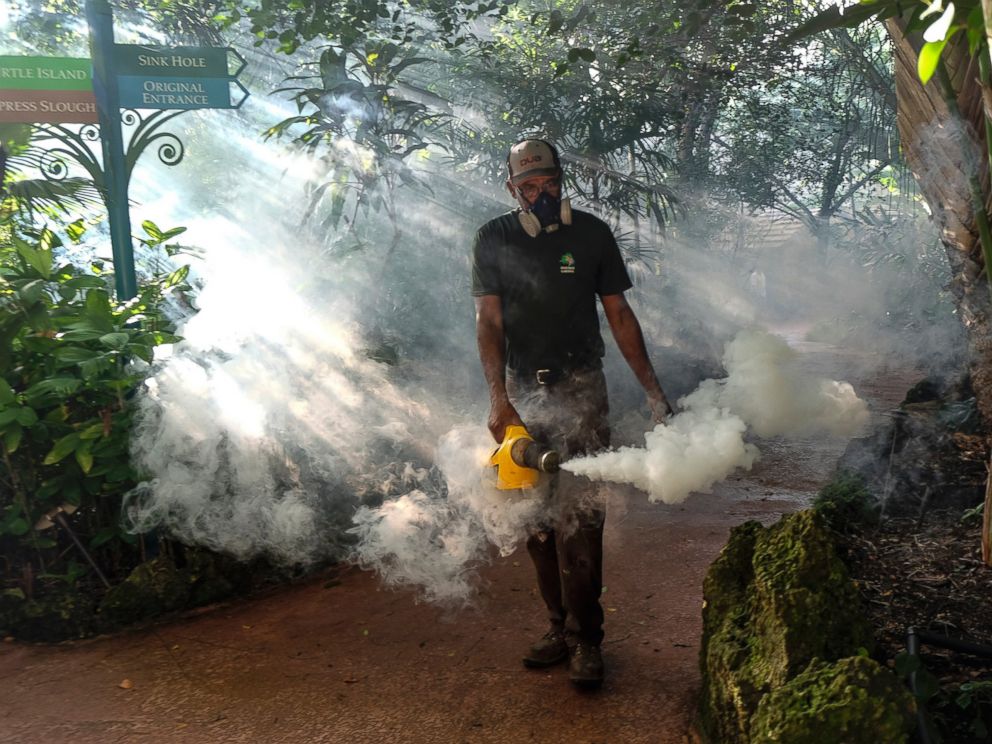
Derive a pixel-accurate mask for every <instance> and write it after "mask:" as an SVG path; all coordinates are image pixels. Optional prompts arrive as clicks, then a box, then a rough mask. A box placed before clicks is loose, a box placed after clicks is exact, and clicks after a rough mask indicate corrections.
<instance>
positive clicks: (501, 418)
mask: <svg viewBox="0 0 992 744" xmlns="http://www.w3.org/2000/svg"><path fill="white" fill-rule="evenodd" d="M514 425H516V426H523V425H524V422H523V420H522V419H521V418H520V414H519V413H517V409H516V408H514V407H513V404H512V403H510V401H508V400H504V401H496V402H494V403H493V405H492V407H491V408H490V409H489V433H490V434H492V435H493V439H495V440H496V443H497V444H500V443H502V441H503V437H504V436H505V434H506V427H508V426H514Z"/></svg>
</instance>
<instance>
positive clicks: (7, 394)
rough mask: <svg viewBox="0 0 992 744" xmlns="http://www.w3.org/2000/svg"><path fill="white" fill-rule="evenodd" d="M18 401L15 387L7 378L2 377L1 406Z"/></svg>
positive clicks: (0, 378) (0, 388) (0, 383)
mask: <svg viewBox="0 0 992 744" xmlns="http://www.w3.org/2000/svg"><path fill="white" fill-rule="evenodd" d="M16 402H17V396H16V395H14V389H13V388H12V387H11V386H10V384H9V383H8V382H7V381H6V380H5V379H3V378H2V377H0V406H9V405H11V404H12V403H16Z"/></svg>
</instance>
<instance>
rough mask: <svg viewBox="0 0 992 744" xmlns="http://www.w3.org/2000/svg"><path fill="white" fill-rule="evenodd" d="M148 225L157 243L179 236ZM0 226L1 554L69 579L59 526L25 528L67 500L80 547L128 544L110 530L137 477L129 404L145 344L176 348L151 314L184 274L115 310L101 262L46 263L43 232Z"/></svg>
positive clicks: (46, 233)
mask: <svg viewBox="0 0 992 744" xmlns="http://www.w3.org/2000/svg"><path fill="white" fill-rule="evenodd" d="M149 227H151V228H152V232H156V234H157V235H158V239H164V238H165V236H167V235H174V234H178V233H177V231H160V230H158V228H155V227H154V226H153V225H149ZM0 230H2V232H0V238H2V240H0V375H2V376H0V447H2V456H3V466H2V469H0V472H2V476H0V556H2V557H3V558H4V559H5V560H6V562H7V564H8V568H10V569H11V574H10V575H15V572H14V571H13V569H14V567H15V566H16V567H20V568H21V569H24V567H25V566H26V565H28V564H34V563H36V562H40V563H39V565H38V566H37V567H36V568H35V569H32V571H36V569H37V568H42V569H43V570H45V569H46V568H47V572H48V574H49V575H50V577H53V578H54V577H59V578H60V579H61V580H63V581H66V582H68V583H73V582H74V581H75V580H76V579H77V578H78V575H79V570H80V569H79V567H78V566H76V567H73V565H72V564H71V563H70V564H65V563H60V561H62V560H64V556H61V554H59V553H57V552H55V551H54V549H55V548H56V547H57V546H58V544H59V535H58V532H57V530H56V531H52V532H47V531H46V532H42V531H38V530H36V529H34V528H33V525H35V524H36V522H37V521H38V520H39V518H41V517H42V516H43V515H45V514H46V513H47V512H48V511H49V510H51V509H52V508H53V507H57V506H59V505H62V504H64V503H68V504H71V505H73V506H75V507H78V510H77V512H76V514H75V515H74V517H73V521H74V523H75V524H76V525H77V529H79V530H80V531H81V532H82V535H83V537H84V538H85V539H86V540H87V541H88V542H89V544H90V547H92V548H100V549H101V550H103V551H104V553H105V554H106V555H108V556H112V555H113V551H114V550H120V549H122V548H123V547H124V545H125V544H129V543H133V542H134V539H135V538H134V537H133V536H131V535H127V534H125V533H123V532H122V531H121V529H120V528H119V526H118V521H119V514H120V498H121V496H122V494H123V493H124V492H125V491H127V490H128V489H130V488H131V487H133V485H134V484H135V481H136V479H137V473H135V472H134V470H133V469H132V467H131V464H130V459H129V452H128V442H129V436H130V429H131V421H132V416H133V413H134V411H133V404H132V403H131V397H132V395H133V393H134V391H135V389H136V388H137V386H138V385H139V384H140V383H141V381H142V380H143V379H144V377H145V375H146V370H147V363H148V362H151V360H152V354H153V350H154V348H155V347H156V346H157V345H159V344H167V343H174V342H175V341H177V340H178V337H177V336H175V335H174V333H173V330H174V329H173V327H172V325H171V323H170V322H169V321H168V320H167V319H166V318H165V317H164V316H163V315H162V313H161V309H160V308H161V305H162V302H163V300H164V298H165V297H166V295H168V294H170V293H173V292H176V291H179V290H181V289H182V288H183V287H184V284H183V281H182V279H183V277H184V274H182V272H181V271H180V272H175V273H172V274H169V275H165V276H161V277H159V278H156V279H154V280H152V281H148V282H145V283H144V284H143V285H142V286H141V287H140V288H139V292H138V295H137V296H136V297H135V298H133V299H132V300H129V301H128V302H126V303H123V304H118V303H116V302H114V301H113V300H112V298H111V292H110V289H109V287H111V286H112V282H113V280H112V276H110V275H108V274H104V273H103V266H102V265H101V264H99V263H97V264H94V265H93V266H92V267H91V268H92V272H86V271H82V270H80V269H79V268H77V267H75V266H73V265H72V264H70V263H62V262H60V261H57V260H56V256H57V254H58V252H59V249H60V248H61V246H62V242H61V239H60V238H59V237H58V236H57V235H56V234H55V233H54V232H53V231H52V230H50V229H48V228H41V229H37V228H25V227H20V226H17V225H15V224H12V223H7V224H6V225H5V226H3V227H2V228H0ZM151 240H152V241H154V240H155V239H154V238H152V239H151ZM63 539H64V538H63ZM107 551H110V552H109V553H108V552H107ZM77 557H78V556H77ZM29 575H30V574H29Z"/></svg>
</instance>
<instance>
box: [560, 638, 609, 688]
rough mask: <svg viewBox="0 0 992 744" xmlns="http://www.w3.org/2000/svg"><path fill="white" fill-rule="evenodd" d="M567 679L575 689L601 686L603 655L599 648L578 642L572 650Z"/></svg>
mask: <svg viewBox="0 0 992 744" xmlns="http://www.w3.org/2000/svg"><path fill="white" fill-rule="evenodd" d="M568 678H569V679H570V680H572V684H573V685H575V686H576V687H585V688H594V687H599V686H600V685H601V684H603V655H602V654H601V653H600V652H599V646H593V645H592V644H591V643H584V642H583V641H579V642H578V643H577V644H576V645H575V648H573V649H572V660H571V662H570V663H569V665H568Z"/></svg>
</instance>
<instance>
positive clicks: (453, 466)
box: [351, 426, 543, 604]
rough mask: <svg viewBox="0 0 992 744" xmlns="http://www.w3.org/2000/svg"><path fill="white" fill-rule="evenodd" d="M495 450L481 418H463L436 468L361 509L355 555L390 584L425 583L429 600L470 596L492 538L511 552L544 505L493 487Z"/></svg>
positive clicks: (451, 601) (441, 447)
mask: <svg viewBox="0 0 992 744" xmlns="http://www.w3.org/2000/svg"><path fill="white" fill-rule="evenodd" d="M492 450H493V442H492V438H491V437H490V436H489V432H488V431H487V430H486V429H485V428H484V427H481V426H459V427H456V428H455V429H453V430H451V431H450V432H448V433H447V434H446V435H444V436H443V437H442V439H441V441H440V443H439V445H438V448H437V468H436V469H435V470H434V471H432V472H430V473H428V472H427V471H424V472H421V473H420V474H419V480H420V487H419V488H417V489H415V490H413V491H410V492H409V493H406V494H404V495H402V496H400V497H399V498H397V499H395V500H393V501H389V502H387V503H384V504H383V505H382V506H380V507H379V508H374V509H373V508H369V507H362V508H360V509H359V510H358V511H357V512H356V514H355V516H354V522H355V527H354V528H353V529H352V530H351V533H352V534H354V535H356V536H357V537H358V544H357V546H356V547H355V548H354V551H353V553H352V559H353V560H354V561H355V562H357V563H358V564H359V565H360V566H362V567H363V568H369V569H374V570H375V571H376V572H378V573H379V575H380V576H381V577H382V580H383V581H384V582H385V583H386V584H387V585H389V586H416V587H420V588H421V589H422V591H423V594H424V597H425V599H427V600H428V601H433V602H440V603H444V604H463V603H465V602H467V601H469V599H470V597H471V596H472V592H473V588H474V581H475V578H476V574H475V572H474V571H473V569H474V567H475V566H477V565H479V564H480V563H482V562H484V560H485V558H486V557H487V553H488V548H489V546H490V545H493V546H495V547H496V548H497V549H498V550H499V553H500V555H504V556H506V555H509V554H511V553H512V552H513V551H514V550H515V549H516V547H517V544H518V543H519V541H520V539H521V537H522V536H523V535H525V534H526V533H527V529H528V527H533V526H534V525H536V524H538V523H539V522H540V519H541V516H542V510H543V505H542V502H541V500H539V499H537V498H533V497H531V496H525V495H522V494H521V493H520V492H512V493H508V492H505V491H498V490H497V489H496V485H495V478H494V474H493V472H492V471H491V469H490V468H488V467H486V466H487V465H488V461H489V456H490V454H491V453H492Z"/></svg>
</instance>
